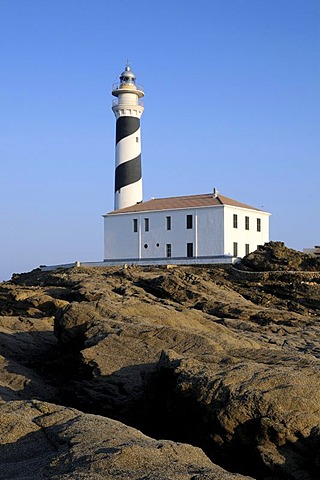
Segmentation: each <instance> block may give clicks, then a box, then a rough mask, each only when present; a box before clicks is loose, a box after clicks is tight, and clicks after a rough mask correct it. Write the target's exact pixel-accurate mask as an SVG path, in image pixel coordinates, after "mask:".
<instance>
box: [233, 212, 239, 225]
mask: <svg viewBox="0 0 320 480" xmlns="http://www.w3.org/2000/svg"><path fill="white" fill-rule="evenodd" d="M233 228H238V215H237V214H236V213H234V214H233Z"/></svg>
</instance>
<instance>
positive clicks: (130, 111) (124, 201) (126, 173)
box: [112, 65, 144, 210]
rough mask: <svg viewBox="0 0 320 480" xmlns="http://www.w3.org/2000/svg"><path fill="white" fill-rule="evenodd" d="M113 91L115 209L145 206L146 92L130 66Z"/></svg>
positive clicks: (122, 74)
mask: <svg viewBox="0 0 320 480" xmlns="http://www.w3.org/2000/svg"><path fill="white" fill-rule="evenodd" d="M119 78H120V82H119V83H117V84H114V85H113V87H112V95H113V96H114V97H116V98H115V99H113V102H112V110H113V112H114V114H115V117H116V147H115V149H116V152H115V193H114V209H115V210H119V209H122V208H126V207H130V206H132V205H135V204H137V203H140V202H142V169H141V136H140V118H141V115H142V113H143V110H144V108H143V101H142V98H143V97H144V92H143V89H142V87H141V86H138V85H137V84H136V77H135V75H134V73H133V72H132V71H131V68H130V66H129V65H127V66H126V68H125V70H124V72H122V73H121V75H120V77H119Z"/></svg>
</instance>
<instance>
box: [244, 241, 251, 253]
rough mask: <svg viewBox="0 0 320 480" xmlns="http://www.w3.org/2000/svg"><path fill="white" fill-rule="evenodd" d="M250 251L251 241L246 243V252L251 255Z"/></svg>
mask: <svg viewBox="0 0 320 480" xmlns="http://www.w3.org/2000/svg"><path fill="white" fill-rule="evenodd" d="M249 251H250V246H249V243H246V245H245V252H246V255H249Z"/></svg>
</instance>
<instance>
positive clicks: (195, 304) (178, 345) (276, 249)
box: [0, 242, 320, 480]
mask: <svg viewBox="0 0 320 480" xmlns="http://www.w3.org/2000/svg"><path fill="white" fill-rule="evenodd" d="M317 262H318V260H317V259H314V258H313V257H310V256H306V255H304V254H301V253H299V252H294V251H292V250H290V249H286V247H285V246H284V245H283V244H282V243H281V242H270V244H267V245H265V246H264V247H260V248H259V249H258V250H257V252H255V253H252V254H250V255H249V256H248V257H246V258H245V259H243V260H242V262H241V263H240V264H239V265H237V266H236V268H235V267H233V266H218V265H216V266H212V265H211V266H202V267H197V266H192V267H176V268H170V269H166V268H163V267H161V268H160V267H153V268H151V267H150V268H147V267H144V268H142V267H141V268H138V267H134V266H129V267H128V268H122V267H121V268H118V267H112V268H107V267H103V268H84V267H79V268H74V269H70V270H57V271H54V272H41V271H39V270H36V271H33V272H30V273H29V274H23V275H17V276H14V277H13V279H12V281H11V282H5V283H3V284H2V285H1V286H0V313H2V315H3V316H2V317H0V349H1V350H0V354H1V355H2V357H0V360H1V361H0V369H1V370H2V372H3V375H2V376H1V380H0V382H1V383H0V395H1V396H2V399H3V400H5V401H10V400H15V401H18V400H20V401H25V400H28V399H29V400H32V401H34V399H37V400H38V402H37V405H38V404H40V403H41V401H49V402H52V403H56V404H60V405H65V406H69V407H70V406H72V407H75V408H77V409H79V410H81V411H83V412H87V413H93V414H98V415H103V416H105V417H110V418H113V419H116V420H119V421H121V422H123V423H126V424H127V425H131V426H133V427H136V428H138V429H140V430H142V431H143V432H144V433H145V434H147V435H149V436H151V437H153V438H155V439H158V440H159V439H170V440H171V441H175V442H185V443H190V444H192V445H194V446H198V447H201V448H202V449H203V450H204V452H205V453H206V454H207V455H208V456H209V457H210V459H211V460H212V461H213V462H214V463H215V464H219V465H220V466H222V467H223V468H225V469H226V470H229V471H232V472H238V473H241V474H244V475H250V476H252V477H254V478H256V479H263V480H271V479H273V480H280V479H292V480H296V479H304V480H308V479H309V480H311V479H314V480H315V479H318V478H320V458H319V438H320V437H319V428H320V396H319V391H320V390H319V383H320V382H319V381H320V369H319V367H320V336H319V333H320V331H319V329H320V327H319V316H320V288H319V283H320V269H319V264H318V263H317ZM262 265H264V267H265V268H262V267H261V266H262ZM53 324H54V332H53ZM54 333H55V335H54ZM28 405H29V404H28ZM29 407H30V405H29V406H28V408H29ZM32 408H33V407H32ZM48 408H49V407H48ZM50 408H56V407H54V406H51V407H50ZM61 408H62V407H61ZM63 408H65V407H63ZM68 411H69V410H68ZM52 418H53V417H52ZM81 418H82V417H81ZM85 418H94V417H91V416H88V415H87V416H86V415H83V422H85ZM99 418H100V419H101V417H99ZM106 421H107V420H106ZM108 421H109V420H108ZM124 428H127V427H124ZM130 431H132V432H134V430H132V429H131V430H130ZM139 435H140V434H139ZM149 440H150V439H149ZM150 441H151V440H150ZM152 442H154V440H152ZM80 443H81V442H80ZM172 445H173V444H172ZM79 448H80V446H79ZM112 448H118V447H112ZM179 448H180V447H179ZM181 448H182V447H181ZM186 448H191V447H186ZM86 449H87V444H86V443H85V442H84V443H83V450H82V452H83V455H85V453H84V452H85V451H86ZM0 451H1V449H0ZM151 451H152V449H151V450H150V452H151ZM151 455H153V454H151ZM201 458H202V457H201ZM204 458H206V457H204ZM50 461H51V460H50ZM150 461H151V460H150ZM201 461H202V460H201ZM206 461H207V460H206ZM0 463H1V462H0ZM146 463H147V461H146ZM191 463H192V462H191ZM183 465H186V464H183ZM210 465H211V467H210V468H215V467H214V466H213V464H211V463H210ZM92 468H93V469H95V468H96V467H92ZM123 468H124V467H123ZM184 468H185V466H182V467H181V469H182V470H181V471H182V472H184V471H186V470H183V469H184ZM188 468H189V467H188ZM203 468H209V467H208V465H207V463H204V464H203ZM178 470H179V469H178V467H177V471H178ZM94 471H95V472H98V470H94ZM79 472H80V470H78V477H69V476H60V477H57V478H82V477H81V476H80V474H79ZM69 474H70V473H68V475H69ZM87 474H88V473H87V471H86V473H85V475H87ZM99 474H100V473H99ZM139 474H140V473H139ZM182 474H183V475H184V473H182ZM214 474H215V473H214ZM57 475H58V474H57ZM59 475H61V473H59ZM93 475H94V474H93ZM110 475H111V474H110ZM126 475H127V473H126ZM128 475H129V473H128ZM137 475H138V474H137ZM141 475H142V473H141ZM148 475H149V474H146V476H145V477H143V476H140V477H139V476H136V477H135V476H133V477H130V476H128V477H125V476H124V477H119V478H145V479H147V478H150V479H151V478H170V479H171V478H172V479H174V478H188V479H189V478H190V480H191V479H193V480H196V479H199V480H200V478H201V479H203V480H204V479H205V478H206V479H207V478H208V479H209V478H224V477H222V476H220V477H219V476H218V477H210V475H212V473H211V472H209V473H204V471H201V472H200V473H199V475H202V476H200V477H198V476H197V475H198V473H197V474H194V473H192V475H193V476H192V475H191V474H190V477H188V476H186V477H183V476H182V477H178V476H173V474H171V476H170V475H169V474H168V473H167V472H166V473H161V475H163V477H156V476H152V475H151V474H150V475H149V476H148ZM159 475H160V474H159ZM166 475H169V476H167V477H166ZM175 475H176V473H175ZM205 475H209V476H205ZM221 475H222V473H221ZM225 475H228V474H227V473H225ZM8 478H11V477H8ZM12 478H14V477H12ZM16 478H18V477H16ZM43 478H45V477H43ZM50 478H56V477H50ZM83 478H100V477H99V476H96V477H94V476H92V477H90V476H83ZM101 478H109V477H101ZM110 478H111V477H110ZM225 478H229V477H225Z"/></svg>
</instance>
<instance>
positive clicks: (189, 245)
mask: <svg viewBox="0 0 320 480" xmlns="http://www.w3.org/2000/svg"><path fill="white" fill-rule="evenodd" d="M187 257H189V258H190V257H193V243H187Z"/></svg>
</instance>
